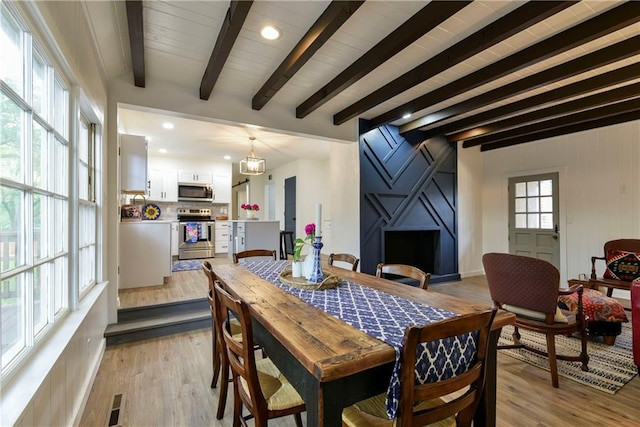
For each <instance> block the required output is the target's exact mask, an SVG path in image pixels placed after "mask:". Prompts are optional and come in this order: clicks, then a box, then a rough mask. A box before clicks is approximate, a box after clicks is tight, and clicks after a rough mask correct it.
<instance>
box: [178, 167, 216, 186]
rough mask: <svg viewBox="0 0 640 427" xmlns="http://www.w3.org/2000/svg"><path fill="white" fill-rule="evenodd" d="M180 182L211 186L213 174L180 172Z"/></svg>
mask: <svg viewBox="0 0 640 427" xmlns="http://www.w3.org/2000/svg"><path fill="white" fill-rule="evenodd" d="M178 178H179V179H178V181H179V182H197V183H201V184H211V183H212V182H213V174H212V173H211V172H193V171H184V170H181V171H180V176H179V177H178Z"/></svg>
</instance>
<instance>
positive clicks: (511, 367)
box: [81, 272, 640, 427]
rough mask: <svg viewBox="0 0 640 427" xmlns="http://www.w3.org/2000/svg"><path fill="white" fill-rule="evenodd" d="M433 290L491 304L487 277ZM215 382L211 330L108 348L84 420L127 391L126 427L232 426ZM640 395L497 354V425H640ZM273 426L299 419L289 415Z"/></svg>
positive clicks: (96, 420) (99, 422)
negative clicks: (220, 413) (554, 380)
mask: <svg viewBox="0 0 640 427" xmlns="http://www.w3.org/2000/svg"><path fill="white" fill-rule="evenodd" d="M187 273H188V272H187ZM190 273H193V272H190ZM182 274H183V273H180V276H181V275H182ZM198 274H199V275H202V277H203V278H204V275H203V274H202V272H198ZM176 276H178V275H176ZM203 283H204V286H206V283H205V282H203ZM429 291H430V292H441V293H445V294H450V295H456V296H459V297H461V298H465V299H468V300H473V301H478V302H484V303H487V304H490V299H489V293H488V289H487V285H486V281H485V279H484V277H474V278H467V279H464V280H463V281H461V282H453V283H447V284H432V285H431V286H430V287H429ZM210 382H211V331H210V330H200V331H196V332H188V333H183V334H179V335H174V336H170V337H163V338H157V339H151V340H148V341H143V342H138V343H130V344H121V345H116V346H113V347H109V348H108V349H107V350H106V352H105V355H104V359H103V361H102V364H101V366H100V370H99V372H98V375H97V378H96V381H95V383H94V385H93V388H92V391H91V395H90V396H89V400H88V403H87V406H86V408H85V411H84V414H83V416H82V419H81V425H82V426H107V425H108V419H109V414H110V404H111V400H112V398H113V396H114V395H116V394H122V395H123V403H122V410H121V416H120V420H119V422H120V424H121V425H123V426H205V425H207V426H221V427H228V426H231V425H232V422H231V414H232V408H231V406H232V400H233V394H232V392H231V391H230V393H229V398H228V404H227V410H226V412H225V417H224V419H223V420H220V421H219V420H216V419H215V411H216V408H217V399H218V389H217V388H215V389H211V388H209V385H210ZM639 396H640V379H639V378H638V376H636V377H635V378H633V380H632V381H631V382H630V383H628V384H627V385H625V386H624V387H623V388H622V390H620V391H619V392H618V393H616V394H615V395H608V394H605V393H602V392H599V391H597V390H595V389H592V388H589V387H587V386H584V385H581V384H578V383H576V382H573V381H570V380H567V379H564V378H560V388H559V389H554V388H553V387H552V386H551V377H550V374H549V373H548V372H547V371H544V370H542V369H538V368H535V367H533V366H531V365H529V364H526V363H524V362H520V361H518V360H516V359H514V358H511V357H509V356H506V355H502V354H500V353H498V406H497V417H498V426H538V427H540V426H554V427H555V426H593V425H598V426H620V425H625V426H640V405H639V404H638V402H639V400H638V397H639ZM303 418H304V417H303ZM269 425H273V426H276V427H283V426H287V427H288V426H293V425H295V424H294V422H293V418H292V417H288V418H284V419H280V420H276V421H274V422H272V423H270V424H269Z"/></svg>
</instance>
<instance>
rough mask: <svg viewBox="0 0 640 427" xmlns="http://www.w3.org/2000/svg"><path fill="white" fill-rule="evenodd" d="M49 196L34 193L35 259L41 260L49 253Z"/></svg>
mask: <svg viewBox="0 0 640 427" xmlns="http://www.w3.org/2000/svg"><path fill="white" fill-rule="evenodd" d="M48 200H49V198H48V197H46V196H42V195H40V194H37V193H35V194H34V195H33V259H34V260H36V261H37V260H39V259H42V258H46V257H47V256H48V255H49V248H48V246H47V242H48V235H47V229H48V223H49V219H50V218H49V216H48V215H47V213H48V209H47V201H48Z"/></svg>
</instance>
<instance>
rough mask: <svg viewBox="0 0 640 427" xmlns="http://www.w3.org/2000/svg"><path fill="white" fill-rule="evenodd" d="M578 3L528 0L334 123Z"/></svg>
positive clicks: (362, 101) (347, 110)
mask: <svg viewBox="0 0 640 427" xmlns="http://www.w3.org/2000/svg"><path fill="white" fill-rule="evenodd" d="M575 3H576V2H575V1H530V2H527V3H525V4H523V5H522V6H520V7H519V8H517V9H516V10H514V11H512V12H510V13H508V14H506V15H505V16H503V17H502V18H500V19H498V20H496V21H495V22H492V23H491V24H489V25H487V26H486V27H484V28H482V29H481V30H478V31H476V32H475V33H473V34H472V35H470V36H469V37H467V38H465V39H464V40H461V41H459V42H458V43H456V44H455V45H453V46H451V47H450V48H448V49H445V50H444V51H442V52H440V53H439V54H437V55H435V56H433V57H431V58H430V59H428V60H427V61H425V62H423V63H422V64H420V65H418V66H417V67H415V68H413V69H412V70H410V71H407V72H406V73H404V74H403V75H401V76H400V77H398V78H396V79H394V80H392V81H391V82H389V83H387V84H386V85H384V86H382V87H381V88H379V89H376V90H375V91H373V92H371V93H370V94H369V95H367V96H365V97H364V98H361V99H360V100H358V101H356V102H354V103H353V104H351V105H349V106H348V107H347V108H345V109H343V110H342V111H340V112H338V113H336V114H335V115H334V116H333V124H334V125H341V124H342V123H345V122H346V121H348V120H351V119H353V118H354V117H357V116H358V115H360V114H362V113H364V112H365V111H367V110H369V109H371V108H373V107H375V106H376V105H379V104H381V103H382V102H384V101H386V100H388V99H391V98H392V97H394V96H396V95H399V94H400V93H402V92H404V91H406V90H408V89H411V88H412V87H414V86H417V85H418V84H420V83H422V82H424V81H426V80H428V79H430V78H431V77H433V76H435V75H437V74H439V73H441V72H443V71H445V70H447V69H448V68H451V67H453V66H454V65H456V64H459V63H461V62H462V61H464V60H465V59H468V58H471V57H472V56H474V55H476V54H478V53H480V52H482V51H483V50H486V49H488V48H490V47H491V46H493V45H495V44H497V43H500V42H501V41H503V40H505V39H507V38H509V37H511V36H512V35H514V34H517V33H519V32H520V31H523V30H525V29H526V28H528V27H530V26H531V25H534V24H536V23H538V22H541V21H542V20H544V19H546V18H548V17H550V16H552V15H554V14H556V13H558V12H560V11H561V10H564V9H566V8H567V7H569V6H571V5H573V4H575Z"/></svg>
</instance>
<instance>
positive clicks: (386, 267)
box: [376, 263, 431, 291]
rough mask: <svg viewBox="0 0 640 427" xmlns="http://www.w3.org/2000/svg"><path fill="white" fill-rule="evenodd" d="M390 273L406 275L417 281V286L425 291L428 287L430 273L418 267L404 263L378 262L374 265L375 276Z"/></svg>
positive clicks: (383, 275)
mask: <svg viewBox="0 0 640 427" xmlns="http://www.w3.org/2000/svg"><path fill="white" fill-rule="evenodd" d="M387 274H391V275H394V276H402V277H408V278H409V279H414V280H417V281H418V287H420V288H422V289H424V290H425V291H426V290H427V288H428V287H429V280H431V273H425V272H424V271H422V270H420V269H419V268H418V267H414V266H412V265H406V264H383V263H380V264H378V266H377V267H376V277H385V275H387Z"/></svg>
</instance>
